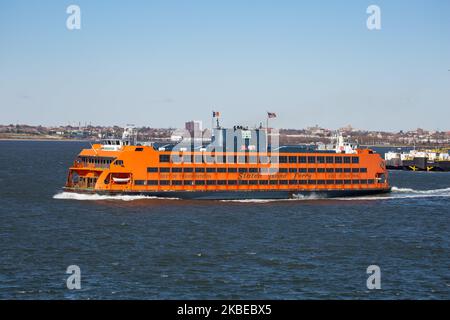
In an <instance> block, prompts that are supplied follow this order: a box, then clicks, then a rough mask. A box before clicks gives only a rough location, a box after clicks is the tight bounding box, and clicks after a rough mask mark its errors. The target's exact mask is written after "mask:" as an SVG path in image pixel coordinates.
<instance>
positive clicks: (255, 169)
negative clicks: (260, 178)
mask: <svg viewBox="0 0 450 320" xmlns="http://www.w3.org/2000/svg"><path fill="white" fill-rule="evenodd" d="M248 172H250V173H258V172H259V170H258V168H249V169H248Z"/></svg>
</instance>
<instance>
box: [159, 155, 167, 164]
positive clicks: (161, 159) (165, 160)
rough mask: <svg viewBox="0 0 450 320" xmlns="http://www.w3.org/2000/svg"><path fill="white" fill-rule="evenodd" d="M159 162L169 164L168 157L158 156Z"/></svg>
mask: <svg viewBox="0 0 450 320" xmlns="http://www.w3.org/2000/svg"><path fill="white" fill-rule="evenodd" d="M159 162H170V155H168V154H160V155H159Z"/></svg>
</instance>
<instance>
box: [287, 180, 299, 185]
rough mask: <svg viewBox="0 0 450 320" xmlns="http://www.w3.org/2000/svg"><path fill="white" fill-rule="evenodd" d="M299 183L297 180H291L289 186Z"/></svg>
mask: <svg viewBox="0 0 450 320" xmlns="http://www.w3.org/2000/svg"><path fill="white" fill-rule="evenodd" d="M297 183H298V181H297V180H289V184H297Z"/></svg>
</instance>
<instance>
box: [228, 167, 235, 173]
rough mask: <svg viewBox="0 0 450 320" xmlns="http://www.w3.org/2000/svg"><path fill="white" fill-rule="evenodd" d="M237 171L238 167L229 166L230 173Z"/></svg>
mask: <svg viewBox="0 0 450 320" xmlns="http://www.w3.org/2000/svg"><path fill="white" fill-rule="evenodd" d="M235 172H237V168H228V173H235Z"/></svg>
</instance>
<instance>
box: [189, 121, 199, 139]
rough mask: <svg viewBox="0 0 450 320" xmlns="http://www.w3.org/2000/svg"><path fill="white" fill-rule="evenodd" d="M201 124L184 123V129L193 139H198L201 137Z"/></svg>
mask: <svg viewBox="0 0 450 320" xmlns="http://www.w3.org/2000/svg"><path fill="white" fill-rule="evenodd" d="M202 127H203V126H202V122H201V121H199V120H192V121H188V122H186V123H185V129H186V130H187V131H189V134H190V135H191V137H193V138H200V137H201V135H202V131H203V128H202Z"/></svg>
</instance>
